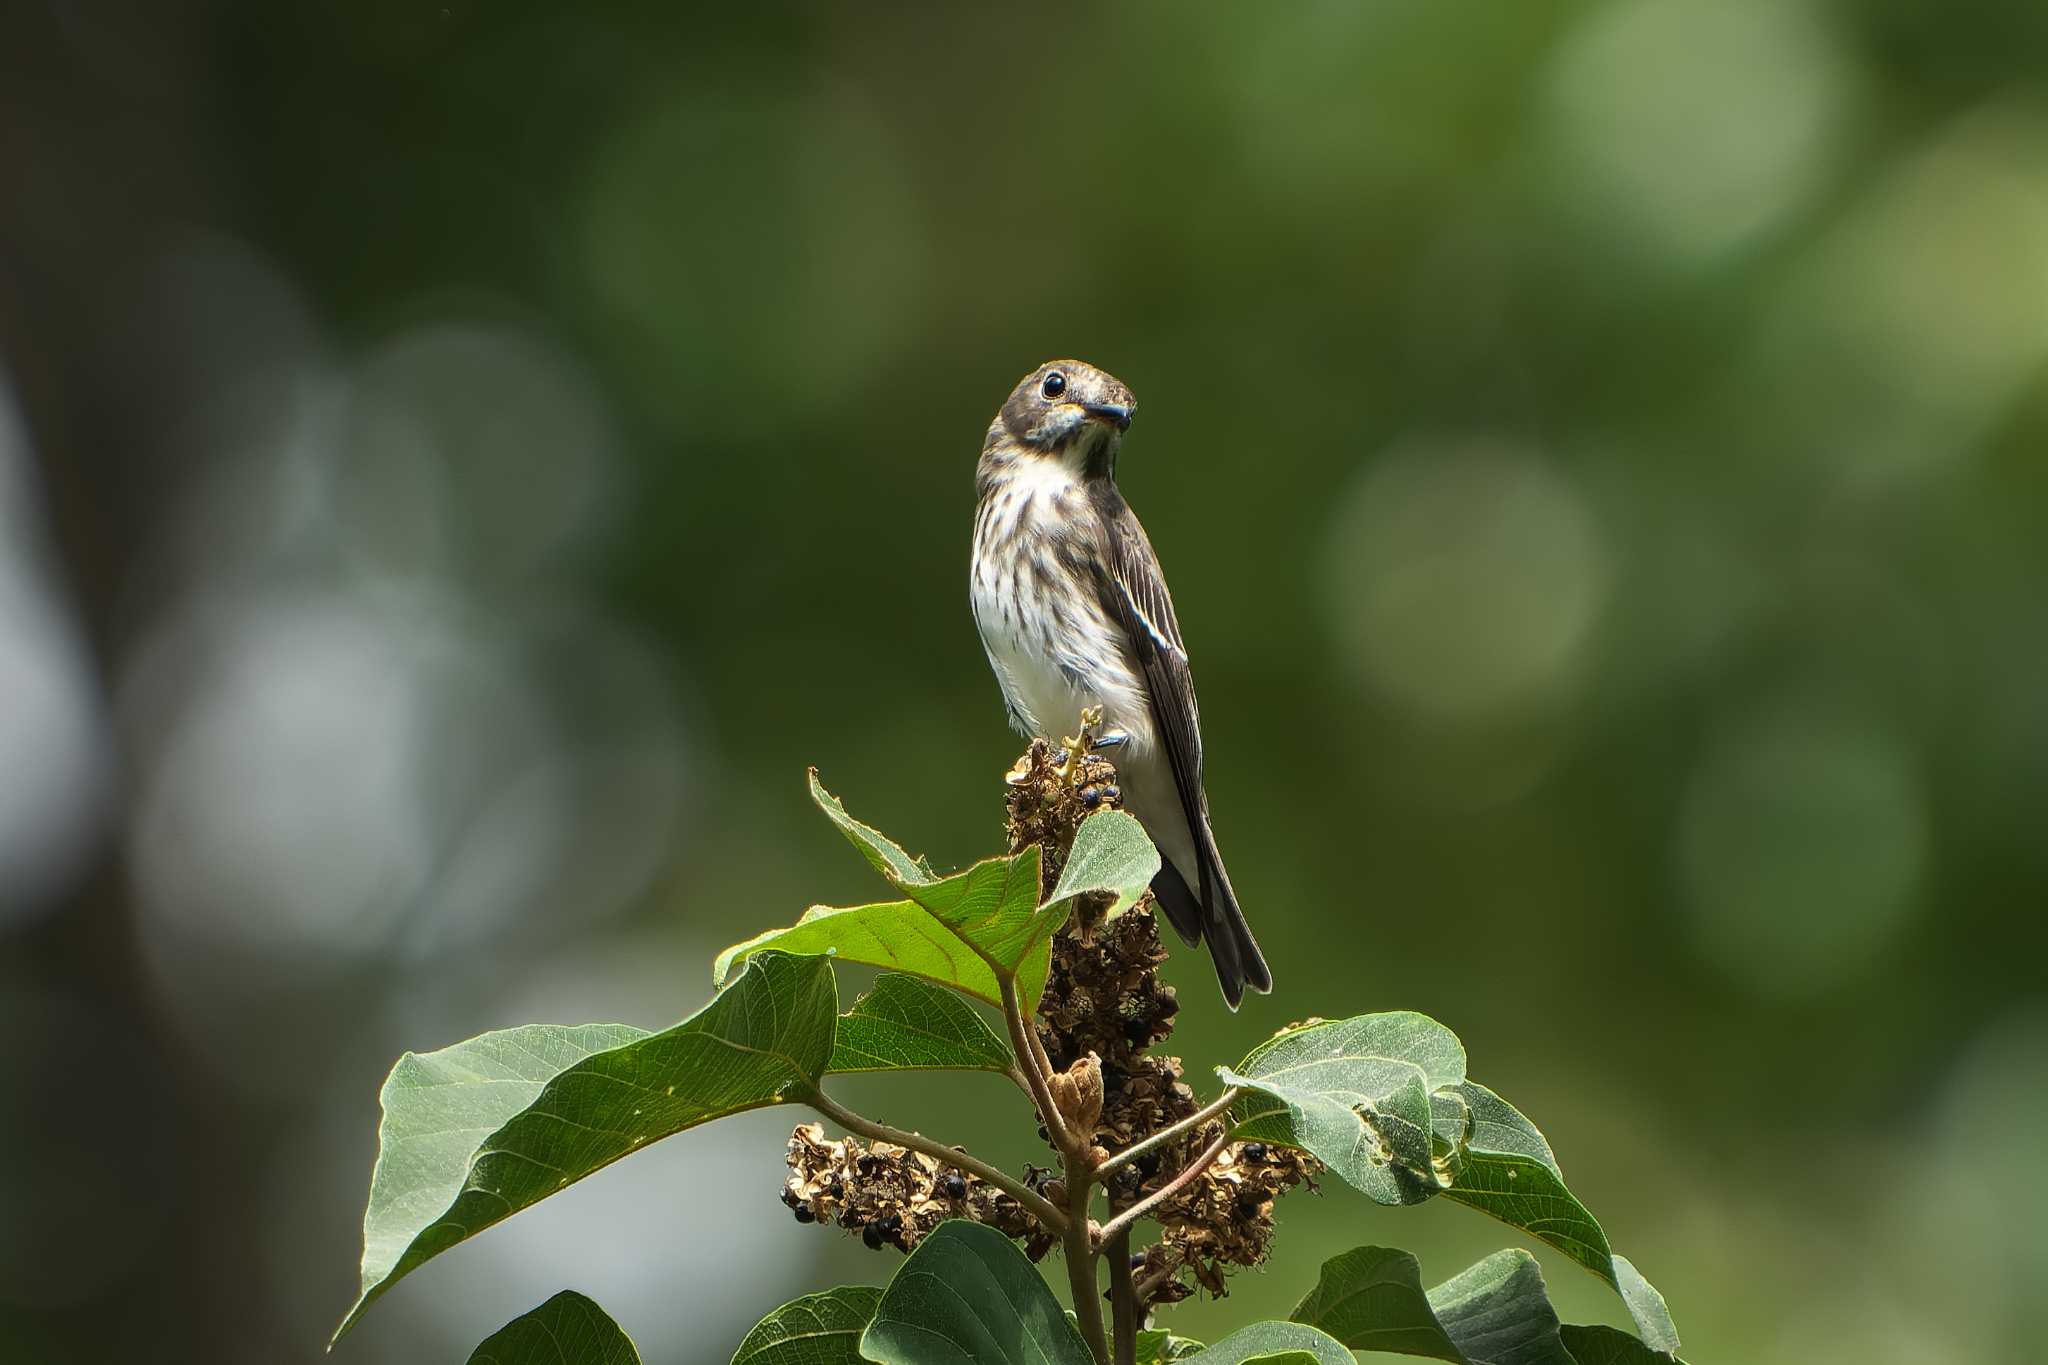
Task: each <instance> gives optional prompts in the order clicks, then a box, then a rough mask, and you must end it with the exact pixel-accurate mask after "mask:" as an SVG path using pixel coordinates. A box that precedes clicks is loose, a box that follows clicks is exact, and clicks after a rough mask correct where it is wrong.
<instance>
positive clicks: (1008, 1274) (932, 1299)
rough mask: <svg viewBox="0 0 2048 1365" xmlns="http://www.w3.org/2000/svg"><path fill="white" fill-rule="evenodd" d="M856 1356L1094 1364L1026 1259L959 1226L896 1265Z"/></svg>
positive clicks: (968, 1363)
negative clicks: (858, 1354) (898, 1265)
mask: <svg viewBox="0 0 2048 1365" xmlns="http://www.w3.org/2000/svg"><path fill="white" fill-rule="evenodd" d="M860 1349H861V1354H862V1355H863V1356H865V1357H866V1358H867V1359H868V1360H871V1361H875V1362H877V1365H1093V1362H1092V1360H1091V1358H1090V1356H1089V1354H1088V1348H1087V1346H1086V1345H1085V1344H1083V1342H1082V1341H1081V1334H1080V1333H1079V1332H1077V1331H1075V1330H1074V1326H1073V1324H1072V1323H1070V1322H1068V1321H1067V1315H1066V1314H1065V1313H1063V1312H1062V1311H1060V1306H1059V1303H1058V1301H1057V1300H1055V1299H1054V1298H1053V1296H1052V1291H1051V1290H1049V1289H1047V1288H1046V1287H1045V1281H1044V1280H1042V1279H1040V1278H1039V1276H1038V1270H1037V1268H1036V1267H1035V1266H1033V1265H1032V1264H1031V1262H1029V1261H1027V1260H1025V1259H1024V1253H1023V1252H1021V1251H1019V1250H1017V1248H1016V1247H1015V1246H1013V1245H1011V1243H1010V1239H1009V1238H1007V1237H1005V1236H1003V1235H1002V1234H1001V1233H999V1232H997V1231H995V1230H994V1229H993V1228H986V1227H983V1226H981V1225H980V1224H979V1223H969V1222H966V1221H964V1220H961V1219H957V1218H956V1219H954V1220H952V1221H950V1222H946V1223H941V1224H940V1225H939V1227H938V1230H937V1231H935V1232H933V1233H932V1234H931V1235H930V1236H929V1237H926V1238H925V1239H924V1240H923V1241H922V1242H919V1243H918V1244H917V1250H916V1251H913V1252H912V1253H911V1254H910V1258H909V1259H908V1260H906V1261H904V1263H903V1265H902V1268H901V1269H899V1270H898V1271H897V1272H896V1278H895V1279H894V1280H891V1281H890V1282H889V1289H888V1292H887V1293H885V1294H883V1295H882V1302H881V1304H880V1305H879V1306H878V1307H877V1308H876V1309H875V1317H874V1321H873V1322H871V1323H869V1324H868V1330H867V1334H866V1335H865V1336H863V1337H862V1338H861V1342H860ZM1346 1365H1349V1361H1348V1359H1347V1361H1346Z"/></svg>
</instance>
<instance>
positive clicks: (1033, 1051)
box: [1000, 976, 1074, 1155]
mask: <svg viewBox="0 0 2048 1365" xmlns="http://www.w3.org/2000/svg"><path fill="white" fill-rule="evenodd" d="M1000 980H1001V983H1002V991H1003V1020H1004V1022H1005V1023H1007V1024H1009V1026H1010V1050H1011V1051H1013V1052H1015V1053H1016V1054H1017V1066H1018V1068H1019V1069H1020V1070H1022V1071H1023V1073H1024V1080H1025V1082H1026V1084H1027V1085H1028V1087H1029V1088H1030V1091H1031V1101H1032V1103H1033V1104H1036V1105H1037V1106H1038V1117H1039V1118H1040V1119H1041V1120H1042V1121H1043V1122H1044V1124H1045V1132H1046V1136H1047V1137H1049V1138H1050V1139H1051V1140H1052V1145H1053V1146H1055V1147H1057V1148H1058V1149H1059V1150H1060V1153H1061V1154H1062V1155H1071V1154H1072V1152H1073V1150H1074V1140H1073V1138H1072V1137H1071V1136H1070V1135H1069V1134H1068V1132H1067V1124H1066V1120H1065V1119H1063V1118H1062V1117H1061V1116H1060V1111H1059V1110H1058V1109H1056V1108H1054V1107H1053V1102H1052V1089H1051V1087H1050V1086H1048V1085H1047V1084H1046V1078H1047V1077H1048V1076H1050V1075H1051V1074H1052V1068H1051V1066H1050V1064H1048V1063H1047V1062H1046V1061H1045V1060H1044V1058H1045V1052H1044V1049H1043V1048H1042V1047H1039V1046H1038V1045H1037V1044H1038V1039H1037V1037H1036V1034H1037V1032H1038V1031H1037V1030H1036V1029H1034V1028H1032V1027H1031V1021H1030V1020H1028V1019H1026V1018H1025V1017H1024V1007H1023V1004H1022V1003H1021V1002H1020V1001H1019V1000H1018V999H1017V983H1016V981H1015V980H1014V979H1013V978H1011V977H1007V976H1005V977H1002V978H1000Z"/></svg>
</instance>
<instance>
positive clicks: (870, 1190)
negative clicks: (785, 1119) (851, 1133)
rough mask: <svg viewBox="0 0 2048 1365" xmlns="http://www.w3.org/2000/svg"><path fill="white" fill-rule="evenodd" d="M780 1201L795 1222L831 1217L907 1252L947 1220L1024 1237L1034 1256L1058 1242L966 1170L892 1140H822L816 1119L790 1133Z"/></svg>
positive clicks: (876, 1245) (873, 1241) (873, 1245)
mask: <svg viewBox="0 0 2048 1365" xmlns="http://www.w3.org/2000/svg"><path fill="white" fill-rule="evenodd" d="M782 1202H783V1203H784V1204H786V1205H788V1206H789V1208H790V1209H792V1210H793V1211H794V1212H795V1213H796V1220H797V1221H798V1222H799V1223H837V1224H838V1225H839V1226H840V1227H842V1228H845V1229H846V1230H847V1231H848V1232H858V1233H860V1235H861V1240H862V1241H863V1242H864V1243H866V1244H867V1246H868V1247H869V1248H870V1249H871V1250H876V1251H879V1250H880V1249H881V1248H883V1247H885V1246H892V1247H895V1248H897V1249H898V1250H900V1251H909V1250H911V1249H912V1248H913V1247H915V1246H916V1245H917V1244H918V1243H919V1242H920V1241H922V1240H923V1239H924V1238H925V1236H926V1235H927V1234H929V1233H930V1232H931V1231H932V1229H934V1228H936V1227H937V1226H938V1225H939V1224H941V1223H943V1222H945V1221H946V1220H947V1219H948V1218H972V1219H973V1220H974V1221H975V1222H977V1223H986V1224H988V1225H989V1226H990V1227H992V1228H994V1229H996V1230H997V1231H998V1232H1001V1233H1003V1234H1004V1235H1005V1236H1009V1237H1014V1238H1016V1239H1017V1240H1019V1241H1021V1242H1023V1243H1024V1245H1025V1250H1026V1251H1027V1252H1028V1253H1029V1254H1030V1256H1031V1259H1032V1260H1034V1261H1035V1260H1038V1259H1039V1258H1040V1257H1042V1256H1044V1255H1045V1253H1046V1252H1047V1251H1048V1250H1050V1249H1051V1248H1052V1246H1053V1244H1054V1242H1055V1241H1056V1240H1057V1239H1056V1238H1054V1237H1053V1236H1052V1234H1050V1233H1048V1232H1047V1231H1046V1230H1045V1229H1044V1228H1042V1227H1040V1226H1039V1224H1038V1220H1037V1219H1035V1218H1033V1217H1032V1216H1031V1215H1030V1214H1028V1213H1026V1212H1025V1211H1024V1209H1023V1207H1022V1206H1021V1205H1020V1204H1018V1203H1017V1201H1016V1200H1015V1199H1013V1198H1011V1197H1010V1196H1009V1195H1007V1194H1005V1193H1004V1192H1003V1191H1001V1190H998V1189H994V1188H992V1187H991V1186H989V1185H987V1184H985V1183H984V1182H982V1181H981V1180H979V1179H977V1178H976V1177H975V1176H974V1175H972V1174H971V1173H969V1172H967V1171H962V1170H957V1169H955V1168H953V1167H951V1166H948V1165H946V1164H945V1163H944V1162H941V1161H939V1160H938V1159H936V1158H934V1157H930V1156H926V1155H925V1154H924V1153H922V1152H913V1151H910V1150H908V1149H906V1148H903V1147H898V1146H896V1145H894V1144H893V1143H887V1142H875V1143H872V1144H863V1143H862V1142H861V1140H860V1139H859V1138H852V1137H848V1138H840V1139H838V1140H836V1141H833V1140H828V1139H827V1138H826V1137H825V1130H824V1128H823V1127H822V1126H820V1125H818V1124H815V1123H804V1124H799V1125H797V1129H796V1131H795V1132H794V1133H791V1134H790V1136H789V1178H788V1179H787V1180H785V1181H784V1182H783V1185H782Z"/></svg>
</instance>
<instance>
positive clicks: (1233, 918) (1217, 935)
mask: <svg viewBox="0 0 2048 1365" xmlns="http://www.w3.org/2000/svg"><path fill="white" fill-rule="evenodd" d="M1195 839H1196V849H1197V852H1196V857H1197V858H1199V859H1200V860H1201V862H1202V864H1203V869H1202V870H1203V874H1204V875H1203V877H1202V881H1203V882H1204V883H1205V885H1204V886H1203V891H1204V892H1205V893H1206V894H1205V895H1197V894H1196V892H1195V890H1194V888H1192V887H1190V886H1189V885H1188V883H1187V878H1185V877H1183V876H1182V875H1181V873H1180V869H1178V868H1176V867H1175V866H1174V865H1173V863H1172V862H1171V861H1168V860H1161V862H1160V864H1159V872H1158V874H1157V875H1156V876H1154V877H1153V878H1152V895H1153V897H1154V898H1155V899H1157V900H1158V902H1159V905H1160V908H1161V909H1163V910H1165V911H1166V918H1167V921H1168V922H1169V923H1170V924H1172V925H1173V927H1174V930H1175V931H1176V932H1177V933H1179V934H1180V936H1181V937H1182V938H1183V939H1185V940H1186V941H1187V943H1188V944H1189V946H1191V947H1192V946H1194V945H1196V944H1199V943H1202V942H1204V941H1206V942H1207V943H1208V945H1209V957H1210V959H1211V961H1213V962H1214V963H1215V964H1216V980H1217V981H1218V982H1219V983H1221V985H1222V987H1223V999H1224V1000H1225V1002H1227V1003H1228V1004H1229V1006H1230V1008H1232V1009H1236V1008H1237V1007H1238V1005H1239V1003H1240V1002H1242V1001H1243V999H1244V992H1245V987H1247V986H1249V987H1251V988H1252V989H1253V990H1255V991H1270V990H1272V989H1273V973H1272V971H1271V969H1269V968H1268V967H1267V966H1266V957H1265V954H1263V953H1261V952H1260V951H1259V944H1258V940H1257V939H1254V938H1253V937H1252V931H1251V926H1250V925H1248V924H1246V923H1245V919H1244V911H1242V910H1240V909H1239V908H1238V904H1237V893H1236V892H1235V891H1234V890H1232V889H1231V885H1230V877H1229V874H1227V873H1225V872H1224V870H1223V860H1222V859H1221V858H1220V857H1218V856H1217V854H1216V841H1215V837H1214V836H1213V835H1211V834H1210V833H1209V830H1208V822H1207V821H1206V820H1205V821H1202V822H1201V824H1200V825H1199V826H1198V827H1197V828H1196V830H1195Z"/></svg>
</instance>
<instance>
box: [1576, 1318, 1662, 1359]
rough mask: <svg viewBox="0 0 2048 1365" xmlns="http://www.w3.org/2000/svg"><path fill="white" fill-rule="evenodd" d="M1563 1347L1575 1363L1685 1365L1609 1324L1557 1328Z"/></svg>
mask: <svg viewBox="0 0 2048 1365" xmlns="http://www.w3.org/2000/svg"><path fill="white" fill-rule="evenodd" d="M1561 1335H1562V1336H1563V1338H1564V1344H1565V1348H1566V1349H1567V1350H1569V1351H1570V1352H1571V1353H1572V1360H1573V1361H1574V1362H1575V1363H1576V1365H1685V1362H1684V1361H1682V1360H1678V1359H1676V1358H1675V1357H1673V1356H1670V1355H1666V1354H1664V1353H1663V1352H1661V1351H1652V1350H1651V1349H1650V1348H1649V1347H1647V1346H1645V1345H1643V1343H1642V1342H1640V1341H1637V1340H1636V1339H1635V1338H1634V1337H1632V1336H1630V1335H1629V1334H1628V1333H1626V1332H1621V1331H1617V1330H1615V1329H1614V1328H1612V1327H1574V1326H1571V1325H1570V1324H1567V1325H1566V1326H1565V1327H1564V1328H1562V1329H1561Z"/></svg>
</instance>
